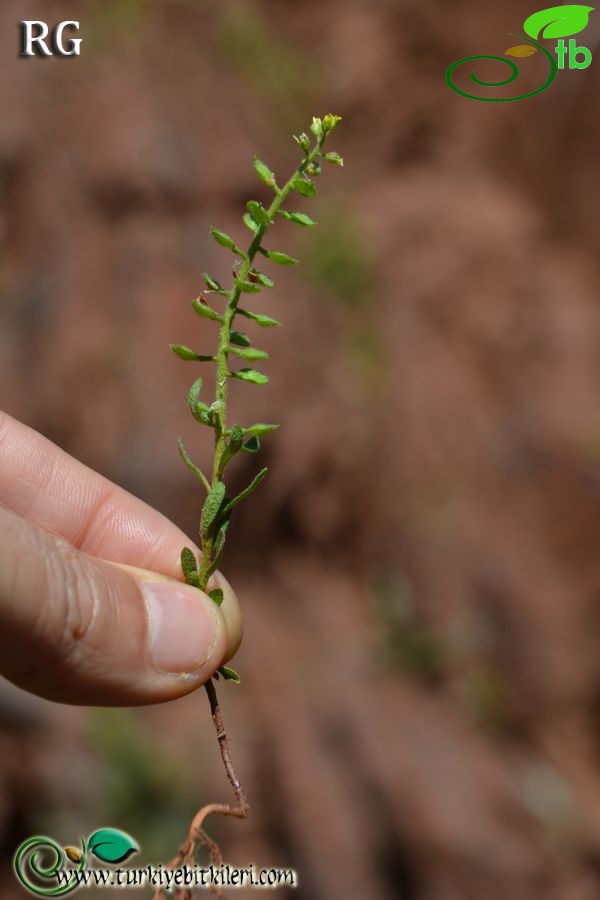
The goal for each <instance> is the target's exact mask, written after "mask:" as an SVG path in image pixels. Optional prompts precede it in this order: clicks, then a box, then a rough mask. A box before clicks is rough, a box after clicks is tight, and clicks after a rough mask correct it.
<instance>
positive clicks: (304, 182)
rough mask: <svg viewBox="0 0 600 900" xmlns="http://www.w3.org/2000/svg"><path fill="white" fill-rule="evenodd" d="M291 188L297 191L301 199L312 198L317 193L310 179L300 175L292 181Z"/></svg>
mask: <svg viewBox="0 0 600 900" xmlns="http://www.w3.org/2000/svg"><path fill="white" fill-rule="evenodd" d="M292 187H293V188H294V190H295V191H298V193H299V194H302V196H303V197H314V195H315V194H316V193H317V189H316V187H315V186H314V184H313V183H312V181H311V180H310V178H304V176H302V175H298V177H297V178H295V179H294V181H293V182H292Z"/></svg>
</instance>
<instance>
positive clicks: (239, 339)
mask: <svg viewBox="0 0 600 900" xmlns="http://www.w3.org/2000/svg"><path fill="white" fill-rule="evenodd" d="M238 312H241V310H239V309H238ZM229 341H230V343H232V344H237V345H238V347H249V346H250V343H251V342H250V338H249V337H248V336H247V335H246V334H242V332H241V331H232V332H231V334H230V335H229Z"/></svg>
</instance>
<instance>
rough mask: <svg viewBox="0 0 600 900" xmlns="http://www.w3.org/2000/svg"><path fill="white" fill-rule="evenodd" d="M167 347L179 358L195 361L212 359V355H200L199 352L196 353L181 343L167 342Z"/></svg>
mask: <svg viewBox="0 0 600 900" xmlns="http://www.w3.org/2000/svg"><path fill="white" fill-rule="evenodd" d="M169 347H170V348H171V350H172V351H173V353H174V354H175V356H178V357H179V359H185V360H186V361H187V360H195V361H197V362H210V361H211V360H213V359H214V356H201V355H200V354H199V353H196V351H195V350H190V348H189V347H184V346H183V344H169Z"/></svg>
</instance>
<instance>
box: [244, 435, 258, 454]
mask: <svg viewBox="0 0 600 900" xmlns="http://www.w3.org/2000/svg"><path fill="white" fill-rule="evenodd" d="M242 450H244V451H245V452H246V453H258V451H259V450H260V438H257V437H256V436H255V437H251V438H250V440H248V441H246V443H245V444H244V446H243V447H242Z"/></svg>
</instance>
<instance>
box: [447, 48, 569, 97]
mask: <svg viewBox="0 0 600 900" xmlns="http://www.w3.org/2000/svg"><path fill="white" fill-rule="evenodd" d="M511 37H516V38H519V40H522V41H527V43H528V44H532V45H533V46H534V47H537V49H538V50H541V51H542V53H543V54H544V55H545V56H546V58H547V60H548V62H549V63H550V74H549V75H548V78H547V79H546V81H545V82H544V84H543V85H542V86H541V87H539V88H537V89H536V90H535V91H530V92H529V93H528V94H520V95H519V96H518V97H478V96H477V95H476V94H467V92H466V91H463V90H461V89H460V88H459V87H457V86H456V85H455V84H454V81H453V77H454V71H455V69H457V68H458V67H459V66H462V65H463V63H468V62H473V61H474V60H477V59H495V60H498V61H499V62H501V63H504V64H505V65H507V66H508V67H509V69H510V70H511V74H510V75H509V77H508V78H506V79H505V80H504V81H482V80H481V79H480V78H478V77H477V75H476V74H475V72H474V71H472V72H471V81H473V82H474V83H475V84H479V85H481V86H482V87H503V86H504V85H505V84H512V82H513V81H516V80H517V78H518V77H519V67H518V66H517V65H516V63H514V62H512V60H510V59H506V58H505V57H504V56H489V55H484V54H481V55H479V56H465V57H464V58H463V59H458V60H457V61H456V62H455V63H452V65H451V66H449V67H448V69H447V70H446V84H447V85H448V87H449V88H450V89H451V90H453V91H454V92H455V93H456V94H460V96H461V97H467V99H469V100H481V101H482V102H483V103H512V101H513V100H527V98H528V97H535V95H536V94H541V93H542V91H545V90H546V88H549V87H550V85H551V84H552V82H553V81H554V79H555V78H556V73H557V68H558V67H557V65H556V60H555V59H554V57H553V56H552V54H551V53H550V51H549V50H547V49H546V48H545V47H542V45H541V44H538V43H537V41H532V40H531V39H530V38H524V37H522V36H521V35H519V34H513V35H511Z"/></svg>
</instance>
